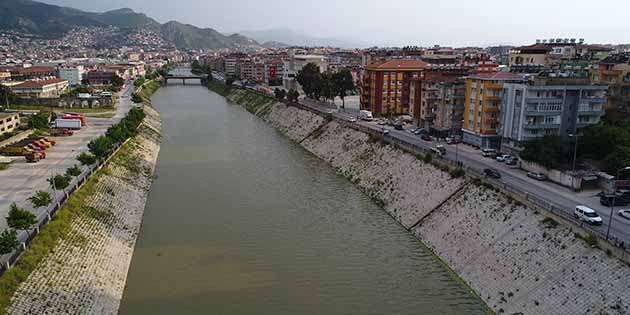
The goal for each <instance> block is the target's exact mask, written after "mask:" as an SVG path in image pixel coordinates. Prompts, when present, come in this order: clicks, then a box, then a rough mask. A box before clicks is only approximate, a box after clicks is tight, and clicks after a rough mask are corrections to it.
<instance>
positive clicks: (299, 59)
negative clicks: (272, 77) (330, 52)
mask: <svg viewBox="0 0 630 315" xmlns="http://www.w3.org/2000/svg"><path fill="white" fill-rule="evenodd" d="M309 63H314V64H315V65H317V66H318V67H319V71H321V72H326V71H327V70H328V59H327V58H326V57H325V56H322V55H294V54H293V52H292V53H291V55H290V56H289V58H288V59H287V60H285V61H284V65H283V71H284V72H283V74H282V85H283V86H284V87H285V88H286V89H296V90H297V89H298V87H299V86H298V83H297V80H296V79H295V78H296V76H297V74H298V72H300V70H302V68H303V67H304V66H305V65H307V64H309Z"/></svg>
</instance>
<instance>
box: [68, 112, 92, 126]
mask: <svg viewBox="0 0 630 315" xmlns="http://www.w3.org/2000/svg"><path fill="white" fill-rule="evenodd" d="M62 119H69V120H80V121H81V126H87V117H85V115H83V114H80V113H65V115H63V117H62Z"/></svg>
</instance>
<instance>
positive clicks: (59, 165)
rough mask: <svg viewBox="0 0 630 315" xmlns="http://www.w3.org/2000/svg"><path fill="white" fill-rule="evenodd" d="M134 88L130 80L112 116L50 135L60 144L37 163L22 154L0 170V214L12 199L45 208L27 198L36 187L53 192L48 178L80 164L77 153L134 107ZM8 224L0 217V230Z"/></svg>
mask: <svg viewBox="0 0 630 315" xmlns="http://www.w3.org/2000/svg"><path fill="white" fill-rule="evenodd" d="M132 92H133V85H131V84H128V85H127V86H126V87H125V88H124V89H123V91H122V92H121V93H120V97H119V100H118V105H117V107H116V114H115V115H114V117H112V118H91V117H88V123H87V126H85V127H83V128H82V129H81V130H78V131H75V133H74V135H73V136H71V137H50V139H53V140H55V141H56V142H57V145H55V146H54V147H52V148H50V149H48V150H46V159H44V160H41V161H39V162H38V163H26V160H25V159H24V158H23V157H15V159H14V160H15V161H14V162H13V163H12V164H11V166H10V167H9V168H8V169H6V170H4V171H0V183H2V185H0V218H5V217H6V216H7V215H8V212H9V206H10V205H11V203H12V202H15V203H17V204H18V205H19V206H21V207H24V208H26V209H29V210H32V211H33V213H35V214H37V215H39V214H40V212H41V211H44V208H40V209H33V208H32V206H31V203H30V202H28V201H27V198H29V197H31V196H33V194H34V193H35V191H37V190H43V191H48V192H50V193H51V194H52V189H51V188H50V185H49V183H48V182H47V179H48V178H50V177H51V176H52V175H53V174H54V175H56V174H65V172H66V169H68V168H69V167H72V166H73V165H75V164H80V163H79V162H78V161H77V160H76V157H77V156H78V155H79V154H81V152H85V151H87V144H88V143H89V142H90V141H91V140H92V139H94V138H96V137H98V136H100V135H102V134H104V133H105V131H106V130H107V128H109V127H110V126H111V125H112V124H114V123H117V122H119V121H120V120H121V119H122V118H123V117H124V116H125V115H126V113H127V112H128V111H129V109H130V108H131V100H130V98H129V96H130V95H131V93H132ZM6 227H7V225H6V221H5V220H0V230H4V229H5V228H6Z"/></svg>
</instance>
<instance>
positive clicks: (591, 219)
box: [573, 206, 604, 225]
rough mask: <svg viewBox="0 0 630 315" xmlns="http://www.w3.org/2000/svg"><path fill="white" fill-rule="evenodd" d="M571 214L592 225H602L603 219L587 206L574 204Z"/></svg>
mask: <svg viewBox="0 0 630 315" xmlns="http://www.w3.org/2000/svg"><path fill="white" fill-rule="evenodd" d="M573 216H575V217H576V218H577V219H580V220H581V221H584V222H586V223H588V224H592V225H602V223H603V222H604V220H602V218H601V217H600V216H599V215H598V214H597V212H595V210H593V209H591V208H589V207H587V206H576V207H575V210H574V211H573Z"/></svg>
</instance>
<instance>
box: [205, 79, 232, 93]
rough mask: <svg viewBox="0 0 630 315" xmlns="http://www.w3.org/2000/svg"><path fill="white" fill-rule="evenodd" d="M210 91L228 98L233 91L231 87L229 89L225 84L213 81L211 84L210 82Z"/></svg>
mask: <svg viewBox="0 0 630 315" xmlns="http://www.w3.org/2000/svg"><path fill="white" fill-rule="evenodd" d="M208 89H210V90H211V91H213V92H215V93H217V94H219V95H221V96H223V97H226V96H228V94H230V91H231V90H232V89H231V88H230V87H228V86H227V85H225V84H224V83H221V82H219V81H215V80H212V81H210V82H208Z"/></svg>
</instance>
